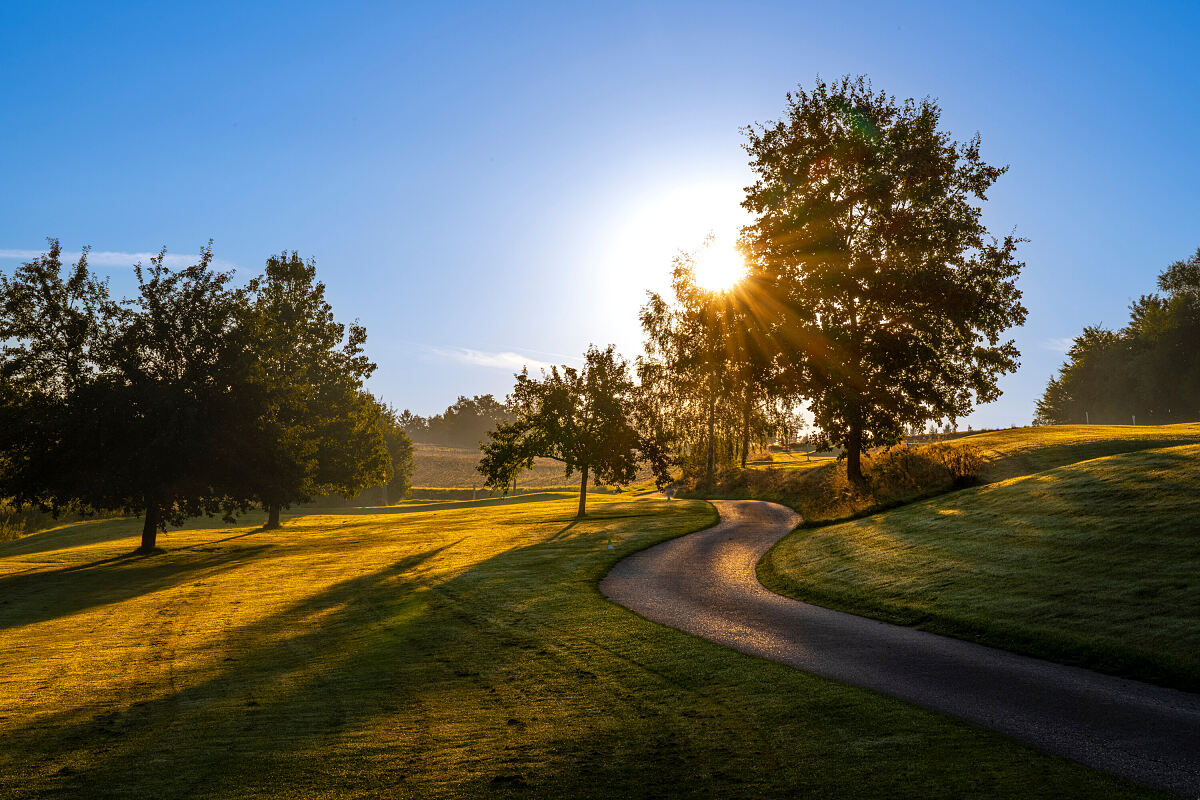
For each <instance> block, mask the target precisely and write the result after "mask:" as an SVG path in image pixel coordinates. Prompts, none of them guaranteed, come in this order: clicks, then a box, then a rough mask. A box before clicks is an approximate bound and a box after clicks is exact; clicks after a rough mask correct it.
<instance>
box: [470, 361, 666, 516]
mask: <svg viewBox="0 0 1200 800" xmlns="http://www.w3.org/2000/svg"><path fill="white" fill-rule="evenodd" d="M516 378H517V383H516V386H515V387H514V388H513V391H512V394H511V395H509V398H508V406H509V408H510V409H511V410H512V413H513V416H514V419H513V421H512V422H507V423H503V424H501V425H498V426H497V427H496V429H495V430H494V431H492V432H491V435H490V438H489V441H488V442H486V443H485V444H484V445H483V457H482V458H481V459H480V463H479V471H480V473H482V474H483V476H484V478H485V479H486V480H485V482H486V485H487V486H489V487H492V488H496V489H501V490H506V489H507V488H508V486H509V485H510V484H511V483H512V481H513V478H515V477H516V476H517V475H519V474H520V473H521V472H522V471H523V470H526V469H530V468H531V467H532V466H533V460H534V458H549V459H553V460H555V461H558V462H560V463H562V465H563V468H564V472H565V474H566V477H568V478H570V477H571V476H572V475H573V474H574V473H576V472H578V473H579V475H580V482H579V516H581V517H582V516H583V515H584V514H585V512H586V508H587V505H586V504H587V484H588V478H589V477H591V478H592V479H593V480H594V481H595V483H596V485H598V486H599V485H601V484H604V483H611V484H618V485H620V484H627V483H629V482H631V481H633V480H634V478H636V477H637V471H638V464H639V462H641V461H645V462H647V463H648V464H649V466H650V468H651V469H652V470H654V473H655V475H656V476H657V477H658V478H659V480H660V481H662V482H665V481H666V480H667V479H668V478H667V454H666V452H665V449H664V448H663V447H662V446H661V444H660V442H659V440H658V438H657V432H656V431H655V430H654V429H653V427H651V426H645V427H644V428H642V429H639V424H638V423H639V420H641V419H643V417H642V416H641V414H640V410H639V407H638V405H639V398H638V396H637V391H636V387H635V385H634V383H633V379H632V378H631V377H630V374H629V368H628V365H627V364H626V363H625V361H624V359H622V358H621V357H620V356H618V355H617V354H616V352H615V350H614V348H613V347H612V345H609V346H608V347H606V348H605V349H603V350H600V349H599V348H596V347H594V346H593V347H590V348H589V349H588V351H587V353H586V355H585V365H584V366H583V368H582V369H576V368H574V367H568V366H564V367H561V368H560V367H557V366H552V367H550V369H549V371H548V372H543V373H542V377H541V378H540V379H538V378H531V377H530V376H529V372H528V370H522V371H521V373H520V374H518V375H517V376H516Z"/></svg>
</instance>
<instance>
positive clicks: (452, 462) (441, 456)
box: [412, 442, 569, 489]
mask: <svg viewBox="0 0 1200 800" xmlns="http://www.w3.org/2000/svg"><path fill="white" fill-rule="evenodd" d="M478 464H479V448H467V447H443V446H441V445H436V444H422V443H420V442H417V443H415V444H413V466H414V469H413V477H412V485H413V486H414V487H436V488H457V489H470V488H471V487H472V486H478V487H480V488H482V487H483V476H482V475H480V474H479V473H478V472H477V471H476V470H475V467H476V466H477V465H478ZM568 483H569V482H568V481H567V480H566V478H564V477H563V468H562V464H559V463H558V462H557V461H551V460H550V459H548V458H539V459H536V460H535V461H534V464H533V469H532V470H530V471H529V472H526V473H525V474H524V475H522V476H521V477H520V478H519V479H518V481H517V487H518V488H519V489H520V488H527V489H534V488H536V489H541V488H546V487H561V486H566V485H568Z"/></svg>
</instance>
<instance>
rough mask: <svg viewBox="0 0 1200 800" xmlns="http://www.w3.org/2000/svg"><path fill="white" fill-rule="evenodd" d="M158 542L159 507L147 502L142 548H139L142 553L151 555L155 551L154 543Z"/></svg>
mask: <svg viewBox="0 0 1200 800" xmlns="http://www.w3.org/2000/svg"><path fill="white" fill-rule="evenodd" d="M157 540H158V506H157V505H155V504H154V503H152V502H150V501H147V502H146V519H145V521H144V522H143V523H142V546H141V547H139V548H138V550H139V551H140V552H143V553H149V552H150V551H152V550H153V549H154V543H155V542H156V541H157Z"/></svg>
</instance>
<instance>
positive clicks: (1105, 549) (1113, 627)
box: [759, 425, 1200, 691]
mask: <svg viewBox="0 0 1200 800" xmlns="http://www.w3.org/2000/svg"><path fill="white" fill-rule="evenodd" d="M1198 433H1200V426H1197V425H1188V426H1183V425H1177V426H1163V427H1157V428H1153V427H1147V428H1141V429H1139V428H1131V427H1129V426H1119V427H1117V426H1114V427H1112V428H1105V427H1101V426H1074V427H1063V428H1048V429H1041V428H1039V429H1032V430H1024V431H1001V432H995V433H988V434H981V435H979V436H977V437H970V438H968V439H966V440H964V441H969V442H973V443H974V444H976V446H979V447H981V448H984V449H985V453H986V456H987V458H988V465H987V468H986V470H985V475H987V476H988V477H990V478H1004V476H1010V475H1012V474H1013V473H1023V472H1029V473H1032V474H1024V475H1019V476H1018V477H1007V478H1004V479H1002V480H999V481H998V482H996V483H993V484H991V485H987V486H981V487H977V488H973V489H968V490H964V491H959V492H953V493H951V494H946V495H942V496H940V497H936V498H933V499H930V500H926V501H923V502H918V503H915V504H913V505H909V506H906V507H904V508H899V509H896V510H893V511H888V512H885V513H882V514H877V515H874V516H871V517H868V518H865V519H860V520H857V521H854V522H848V523H842V524H838V525H833V526H829V527H824V528H818V529H815V530H809V529H801V530H798V531H796V532H795V533H793V534H791V535H789V536H788V537H787V538H785V539H783V540H782V541H781V542H780V543H779V544H778V545H776V547H775V548H773V549H772V550H771V551H770V552H769V553H768V554H767V556H766V557H765V558H764V559H763V561H762V562H761V563H760V565H759V577H760V579H761V580H762V581H763V583H764V584H766V585H767V586H768V587H769V588H771V589H773V590H774V591H777V592H780V593H782V594H786V595H790V596H792V597H796V598H799V599H804V600H808V601H810V602H815V603H820V604H821V605H826V606H830V607H833V608H839V609H842V610H846V611H850V612H853V613H856V614H863V615H867V616H872V617H877V618H879V619H884V620H887V621H890V622H896V623H900V624H904V625H913V626H916V627H920V628H923V629H927V630H932V631H935V632H939V633H945V634H949V635H953V636H960V637H962V638H968V639H973V640H976V641H981V642H985V643H987V644H990V645H994V646H996V647H1001V648H1004V649H1007V650H1015V651H1019V652H1025V653H1029V654H1032V655H1037V656H1041V657H1045V658H1049V659H1052V660H1055V661H1062V662H1066V663H1073V664H1079V665H1082V666H1086V667H1090V668H1093V669H1098V670H1102V671H1106V672H1110V673H1114V674H1118V675H1125V676H1129V677H1136V678H1139V679H1142V680H1147V681H1152V682H1156V683H1161V684H1165V685H1171V686H1177V687H1180V688H1185V689H1189V690H1192V691H1196V690H1200V595H1198V594H1197V592H1196V575H1197V574H1200V445H1184V446H1176V447H1161V445H1163V444H1170V443H1174V442H1177V441H1179V440H1180V439H1185V440H1186V439H1190V438H1200V437H1197V434H1198ZM1146 448H1149V449H1146ZM1097 456H1100V457H1098V458H1097ZM1072 462H1074V463H1072Z"/></svg>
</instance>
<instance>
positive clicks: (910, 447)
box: [682, 423, 1200, 526]
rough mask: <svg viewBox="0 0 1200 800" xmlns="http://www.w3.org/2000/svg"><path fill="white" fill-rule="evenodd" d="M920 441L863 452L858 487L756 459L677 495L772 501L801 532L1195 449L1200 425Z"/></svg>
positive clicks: (1017, 431)
mask: <svg viewBox="0 0 1200 800" xmlns="http://www.w3.org/2000/svg"><path fill="white" fill-rule="evenodd" d="M921 438H922V442H921V443H911V444H907V445H900V446H897V447H892V448H880V449H877V450H874V451H872V452H869V453H864V455H863V472H864V474H865V476H866V479H867V483H866V485H864V486H854V485H852V484H851V482H850V481H849V480H848V479H847V477H846V464H845V462H844V461H838V460H836V459H834V458H830V457H825V458H822V459H820V460H818V459H815V458H814V459H813V460H811V461H802V460H800V459H802V458H803V456H802V455H800V456H799V457H798V458H793V459H789V460H787V461H784V462H781V463H780V464H779V465H775V462H774V461H772V462H769V463H768V462H767V461H766V460H765V459H762V460H760V461H758V462H757V463H754V464H750V465H749V466H750V469H745V470H743V469H727V470H724V471H722V472H720V473H719V474H718V475H717V477H716V480H715V482H714V485H713V486H706V485H704V484H703V482H702V481H700V480H699V479H695V478H693V479H692V480H691V481H690V482H686V483H685V488H684V490H683V492H682V494H683V495H684V496H688V497H709V498H723V499H757V500H770V501H772V502H776V503H782V504H784V505H787V506H790V507H791V508H793V509H795V510H796V511H798V512H799V513H800V514H801V515H802V516H803V517H804V520H805V524H806V525H807V526H813V525H822V524H828V523H830V522H837V521H842V520H847V519H853V518H855V517H860V516H864V515H867V514H873V513H876V512H878V511H883V510H885V509H889V508H894V507H896V506H900V505H904V504H906V503H911V502H914V501H916V500H920V499H923V498H927V497H933V496H936V495H939V494H944V493H945V492H948V491H950V490H952V489H958V488H963V487H965V486H969V485H973V484H979V483H992V482H994V481H999V480H1004V479H1006V478H1012V477H1016V476H1019V475H1028V474H1031V473H1034V472H1040V471H1042V470H1046V469H1051V468H1053V467H1059V466H1062V465H1064V464H1072V463H1075V462H1077V461H1083V460H1086V459H1090V458H1098V457H1100V456H1106V455H1114V454H1117V453H1126V452H1134V451H1137V450H1146V449H1151V448H1156V447H1169V446H1171V445H1179V444H1185V443H1198V442H1200V423H1184V424H1178V425H1057V426H1046V427H1031V428H1011V429H1005V430H996V431H987V432H983V433H976V434H966V435H955V436H952V437H947V440H946V441H937V442H925V441H924V439H927V438H929V437H921ZM771 455H772V458H773V459H774V458H777V457H778V455H779V454H771ZM825 455H826V456H828V454H825Z"/></svg>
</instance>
